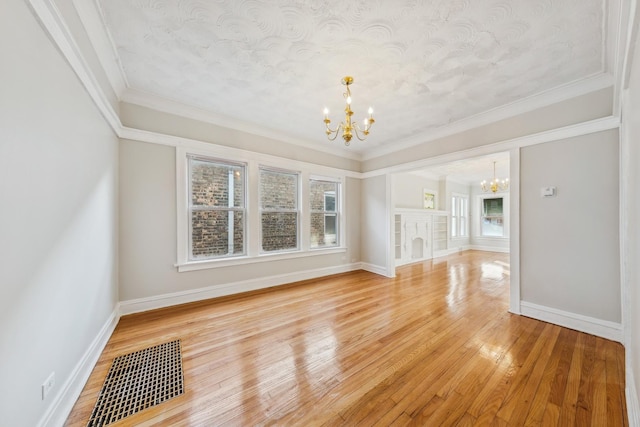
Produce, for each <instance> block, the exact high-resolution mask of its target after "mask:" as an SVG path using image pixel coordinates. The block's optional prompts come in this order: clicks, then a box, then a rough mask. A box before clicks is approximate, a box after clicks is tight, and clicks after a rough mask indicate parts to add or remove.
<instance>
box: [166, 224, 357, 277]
mask: <svg viewBox="0 0 640 427" xmlns="http://www.w3.org/2000/svg"><path fill="white" fill-rule="evenodd" d="M183 234H184V233H183ZM346 252H347V248H345V247H334V248H323V249H308V250H297V251H291V252H279V253H262V254H260V255H257V256H253V257H252V256H241V257H229V258H221V259H214V260H203V261H189V262H187V263H184V264H176V265H175V266H176V267H178V271H179V272H184V271H196V270H206V269H209V268H218V267H229V266H233V265H249V264H257V263H262V262H273V261H281V260H284V259H296V258H305V257H311V256H322V255H332V254H339V253H346Z"/></svg>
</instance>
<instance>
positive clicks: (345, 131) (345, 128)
mask: <svg viewBox="0 0 640 427" xmlns="http://www.w3.org/2000/svg"><path fill="white" fill-rule="evenodd" d="M352 83H353V77H350V76H346V77H344V78H343V79H342V84H343V85H345V86H346V87H347V91H346V92H345V93H344V94H343V96H344V98H345V99H346V100H347V105H346V107H345V108H344V112H345V119H344V122H341V123H340V125H339V126H338V127H337V128H336V129H335V130H332V129H331V128H330V127H329V123H331V120H329V109H328V108H325V109H324V125H325V126H326V128H327V130H326V131H325V133H326V134H327V138H328V139H329V141H333V140H335V139H336V137H337V136H338V134H339V133H340V131H341V130H342V138H343V139H344V145H347V146H348V145H349V144H350V143H351V138H352V137H353V133H355V134H356V137H357V138H358V139H359V140H360V141H364V140H365V139H366V138H367V135H369V129H371V126H373V124H374V123H375V120H373V108H371V107H369V117H367V118H366V119H364V127H363V128H362V129H361V128H360V126H358V124H357V123H353V122H351V116H353V111H351V90H350V89H349V85H351V84H352ZM360 132H362V136H360ZM332 135H333V137H332Z"/></svg>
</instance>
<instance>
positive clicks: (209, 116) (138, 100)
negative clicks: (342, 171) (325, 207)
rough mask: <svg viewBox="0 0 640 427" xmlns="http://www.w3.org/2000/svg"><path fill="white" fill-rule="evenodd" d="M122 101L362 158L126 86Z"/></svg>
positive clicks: (345, 156) (309, 147)
mask: <svg viewBox="0 0 640 427" xmlns="http://www.w3.org/2000/svg"><path fill="white" fill-rule="evenodd" d="M121 101H122V102H125V103H129V104H134V105H139V106H141V107H147V108H151V109H153V110H157V111H161V112H163V113H168V114H173V115H176V116H179V117H184V118H187V119H193V120H198V121H201V122H204V123H209V124H213V125H216V126H221V127H225V128H228V129H234V130H237V131H240V132H246V133H250V134H252V135H257V136H262V137H265V138H270V139H275V140H278V141H282V142H286V143H288V144H293V145H297V146H300V147H304V148H308V149H311V150H315V151H322V152H325V153H329V154H333V155H337V156H340V157H344V158H347V159H351V160H361V156H360V155H359V154H358V153H356V152H353V151H347V150H346V149H344V148H342V147H341V146H338V147H336V146H335V145H327V144H323V143H319V142H318V141H310V140H306V139H302V138H296V137H292V136H291V135H288V134H286V133H284V132H279V131H277V130H274V129H269V128H266V127H263V126H258V125H255V124H253V123H249V122H246V121H244V120H239V119H236V118H234V117H229V116H224V115H222V114H218V113H214V112H212V111H209V110H206V109H203V108H198V107H193V106H190V105H186V104H183V103H181V102H178V101H174V100H172V99H168V98H163V97H160V96H156V95H151V94H148V93H145V92H141V91H138V90H134V89H127V90H126V91H125V92H124V93H123V94H122V98H121ZM336 148H337V150H336Z"/></svg>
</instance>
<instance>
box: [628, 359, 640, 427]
mask: <svg viewBox="0 0 640 427" xmlns="http://www.w3.org/2000/svg"><path fill="white" fill-rule="evenodd" d="M625 370H626V373H627V375H626V378H625V383H626V390H625V395H626V397H627V418H628V419H629V427H640V400H639V399H640V396H638V390H637V389H636V383H635V381H634V378H635V377H634V376H633V369H631V367H630V366H626V368H625Z"/></svg>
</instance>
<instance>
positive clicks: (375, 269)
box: [360, 262, 395, 277]
mask: <svg viewBox="0 0 640 427" xmlns="http://www.w3.org/2000/svg"><path fill="white" fill-rule="evenodd" d="M360 268H361V269H362V270H364V271H368V272H370V273H375V274H379V275H381V276H384V277H395V276H389V273H387V267H382V266H380V265H376V264H369V263H368V262H362V263H360Z"/></svg>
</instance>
